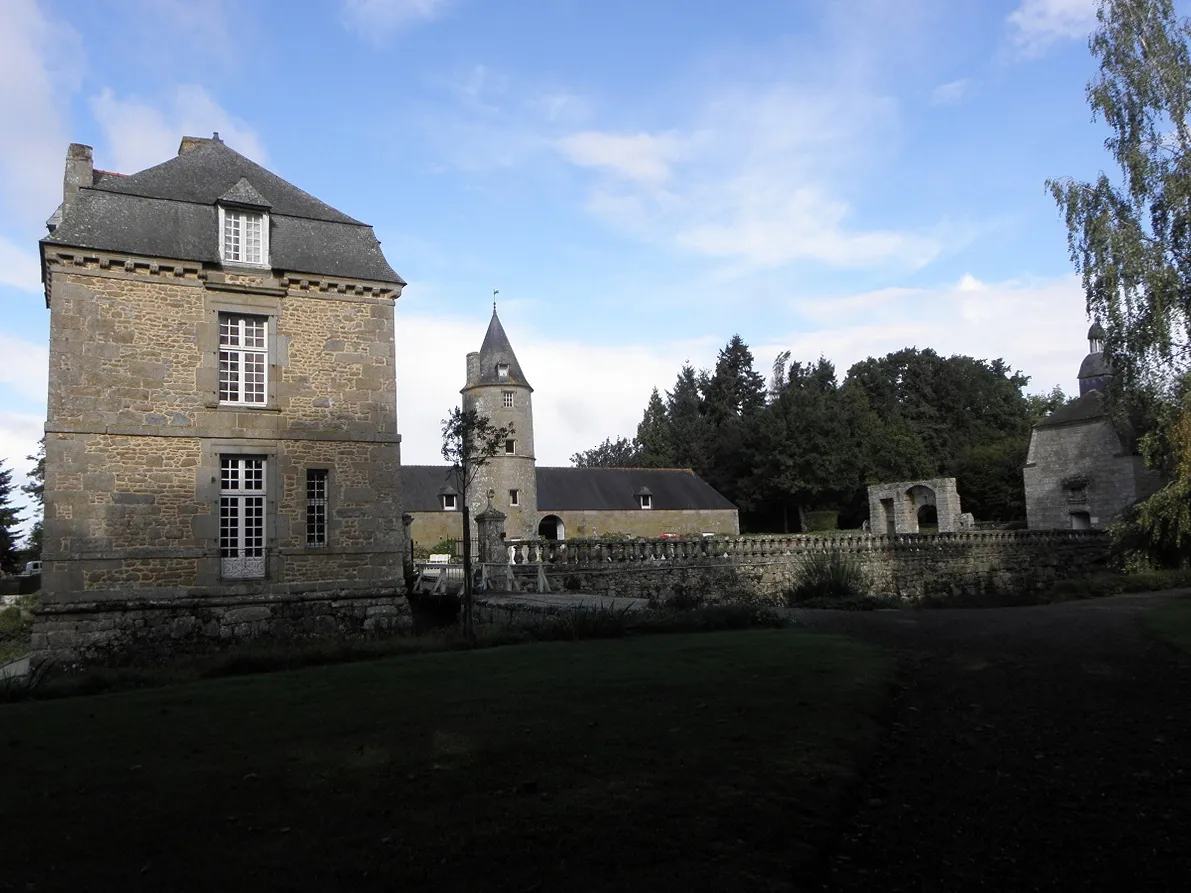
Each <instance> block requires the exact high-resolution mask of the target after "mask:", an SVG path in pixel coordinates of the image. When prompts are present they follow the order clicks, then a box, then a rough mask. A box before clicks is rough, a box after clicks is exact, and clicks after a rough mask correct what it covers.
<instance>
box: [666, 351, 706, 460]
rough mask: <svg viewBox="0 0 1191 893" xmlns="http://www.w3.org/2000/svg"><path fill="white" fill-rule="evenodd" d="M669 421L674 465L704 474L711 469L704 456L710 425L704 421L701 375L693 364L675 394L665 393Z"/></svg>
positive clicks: (686, 368)
mask: <svg viewBox="0 0 1191 893" xmlns="http://www.w3.org/2000/svg"><path fill="white" fill-rule="evenodd" d="M666 418H667V419H668V420H669V423H670V437H671V442H672V443H673V445H674V453H673V456H674V464H675V465H676V466H679V467H682V468H692V469H694V470H695V472H696V473H698V474H705V473H706V471H707V465H708V463H707V460H706V456H705V452H706V450H705V446H706V443H705V442H706V439H707V437H706V430H707V423H706V420H705V419H704V417H703V397H702V395H701V393H700V391H699V375H698V373H696V372H695V369H694V367H693V366H691V364H690V363H684V364H683V367H682V369H681V370H680V371H679V373H678V379H677V380H676V381H675V382H674V390H672V391H667V392H666Z"/></svg>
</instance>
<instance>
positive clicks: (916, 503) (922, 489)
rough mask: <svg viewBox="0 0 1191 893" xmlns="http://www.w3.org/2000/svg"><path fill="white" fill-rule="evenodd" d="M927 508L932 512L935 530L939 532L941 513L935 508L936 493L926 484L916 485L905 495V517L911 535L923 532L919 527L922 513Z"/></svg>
mask: <svg viewBox="0 0 1191 893" xmlns="http://www.w3.org/2000/svg"><path fill="white" fill-rule="evenodd" d="M926 508H929V509H930V510H931V513H932V514H931V518H932V521H933V524H934V530H938V529H939V513H938V509H937V508H936V507H935V491H934V490H932V489H931V488H930V487H927V486H926V485H924V484H915V485H914V486H913V487H911V488H910V489H908V490H907V491H906V494H905V515H904V516H903V517H905V519H906V520H907V521H908V522H909V524H908V525H907V526H908V527H909V528H910V530H909V531H908V532H909V533H919V532H920V531H921V528H920V527H919V525H920V524H921V523H922V515H921V512H922V510H923V509H926ZM931 532H934V531H931Z"/></svg>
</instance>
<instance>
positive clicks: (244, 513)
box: [219, 456, 265, 580]
mask: <svg viewBox="0 0 1191 893" xmlns="http://www.w3.org/2000/svg"><path fill="white" fill-rule="evenodd" d="M219 557H220V561H221V565H222V567H221V571H222V574H223V576H224V577H227V578H231V579H241V580H243V579H259V578H261V577H263V576H264V575H265V460H264V459H263V458H260V457H259V456H220V457H219Z"/></svg>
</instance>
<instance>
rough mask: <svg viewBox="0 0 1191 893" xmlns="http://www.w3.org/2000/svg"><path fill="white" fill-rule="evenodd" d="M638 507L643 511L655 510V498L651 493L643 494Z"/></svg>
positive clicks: (638, 498) (640, 496) (639, 498)
mask: <svg viewBox="0 0 1191 893" xmlns="http://www.w3.org/2000/svg"><path fill="white" fill-rule="evenodd" d="M637 505H639V506H641V508H643V509H651V508H653V496H651V495H650V494H649V493H642V494H640V495H639V496H638V497H637Z"/></svg>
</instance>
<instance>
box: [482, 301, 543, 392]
mask: <svg viewBox="0 0 1191 893" xmlns="http://www.w3.org/2000/svg"><path fill="white" fill-rule="evenodd" d="M500 366H508V367H509V369H508V375H506V376H504V377H503V378H502V377H501V376H500V373H499V371H498V367H500ZM469 384H471V383H470V382H469ZM475 384H477V385H489V384H517V385H522V386H523V387H527V388H529V389H530V390H531V391H532V390H533V388H532V387H530V384H529V382H528V381H527V380H526V378H525V373H524V372H522V371H521V364H520V363H518V362H517V355H516V354H515V353H513V345H511V344H510V343H509V336H508V335H506V334H505V328H504V326H502V325H501V324H500V317H499V316H497V315H496V307H493V308H492V321H491V322H489V323H488V332H487V334H485V335H484V343H483V344H482V345H480V376H479V381H477V382H475Z"/></svg>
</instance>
